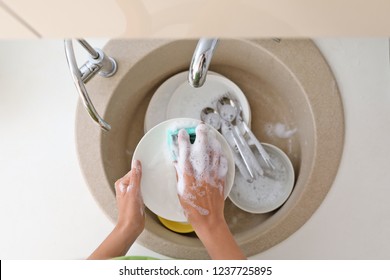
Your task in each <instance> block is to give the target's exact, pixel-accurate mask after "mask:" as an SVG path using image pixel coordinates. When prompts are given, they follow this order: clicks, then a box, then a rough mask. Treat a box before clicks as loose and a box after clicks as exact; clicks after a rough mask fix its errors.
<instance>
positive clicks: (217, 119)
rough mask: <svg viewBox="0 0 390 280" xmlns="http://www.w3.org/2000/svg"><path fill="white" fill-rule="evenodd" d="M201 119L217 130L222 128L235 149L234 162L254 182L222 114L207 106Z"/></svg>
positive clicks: (244, 175)
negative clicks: (239, 154)
mask: <svg viewBox="0 0 390 280" xmlns="http://www.w3.org/2000/svg"><path fill="white" fill-rule="evenodd" d="M200 119H201V120H202V121H204V122H205V123H207V124H209V125H211V126H212V127H214V128H215V129H216V130H220V129H221V133H222V135H224V137H225V139H226V141H227V142H228V144H229V146H230V147H231V148H232V150H233V157H234V162H235V164H236V166H237V167H238V169H239V170H240V173H241V175H242V176H243V177H244V178H245V180H246V181H247V182H249V183H252V182H253V177H252V176H251V174H249V172H248V170H247V169H246V167H245V166H244V163H243V161H242V159H241V158H240V157H239V156H238V155H237V151H236V149H235V148H236V143H235V141H234V137H233V135H232V134H229V129H228V128H227V127H226V126H225V125H224V126H222V121H221V116H220V115H219V114H218V112H217V111H215V109H214V108H211V107H206V108H204V109H203V110H202V111H201V113H200Z"/></svg>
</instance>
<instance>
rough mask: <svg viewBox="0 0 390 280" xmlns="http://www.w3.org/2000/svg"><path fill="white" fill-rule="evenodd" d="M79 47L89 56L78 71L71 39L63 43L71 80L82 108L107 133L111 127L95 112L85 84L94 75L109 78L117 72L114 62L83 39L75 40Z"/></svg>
mask: <svg viewBox="0 0 390 280" xmlns="http://www.w3.org/2000/svg"><path fill="white" fill-rule="evenodd" d="M77 41H78V42H79V43H80V45H82V46H83V47H84V49H85V50H87V52H88V53H89V54H90V57H89V58H88V61H87V62H86V63H84V64H83V65H82V66H81V67H80V69H79V68H78V66H77V62H76V57H75V55H74V50H73V43H72V40H71V39H67V40H65V41H64V44H65V55H66V59H67V61H68V65H69V69H70V73H71V75H72V78H73V82H74V83H75V85H76V88H77V91H78V93H79V95H80V98H81V101H82V102H83V105H84V108H85V109H86V110H87V112H88V113H89V115H90V116H91V118H92V119H93V120H94V121H95V122H96V123H97V124H98V125H99V126H100V127H101V128H102V129H104V130H106V131H109V130H110V129H111V126H110V125H109V124H108V123H107V122H106V121H105V120H104V119H102V118H101V117H100V115H99V114H98V113H97V112H96V109H95V107H94V106H93V104H92V101H91V99H90V98H89V95H88V92H87V89H86V88H85V83H87V82H88V81H89V80H90V79H91V78H92V77H93V76H95V75H96V73H99V75H100V76H103V77H106V78H108V77H111V76H112V75H114V74H115V72H116V70H117V64H116V61H115V60H114V59H113V58H112V57H109V56H107V55H106V54H105V53H104V52H103V51H102V50H101V49H98V48H93V47H92V46H91V45H90V44H88V42H87V41H85V40H83V39H78V40H77Z"/></svg>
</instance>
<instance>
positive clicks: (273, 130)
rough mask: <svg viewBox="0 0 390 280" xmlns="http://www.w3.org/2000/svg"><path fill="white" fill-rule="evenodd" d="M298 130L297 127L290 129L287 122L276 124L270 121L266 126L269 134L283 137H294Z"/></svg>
mask: <svg viewBox="0 0 390 280" xmlns="http://www.w3.org/2000/svg"><path fill="white" fill-rule="evenodd" d="M297 131H298V129H297V128H293V129H288V127H287V126H286V125H285V124H282V123H280V122H278V123H276V124H271V123H268V124H267V125H266V127H265V132H266V133H267V135H268V136H276V137H278V138H283V139H287V138H290V137H292V136H293V135H294V134H295V133H296V132H297Z"/></svg>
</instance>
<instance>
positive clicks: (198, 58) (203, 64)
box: [188, 38, 218, 88]
mask: <svg viewBox="0 0 390 280" xmlns="http://www.w3.org/2000/svg"><path fill="white" fill-rule="evenodd" d="M217 43H218V39H217V38H200V39H199V41H198V44H197V46H196V49H195V51H194V55H193V56H192V60H191V65H190V69H189V73H188V82H189V83H190V85H191V86H193V87H195V88H197V87H201V86H203V84H204V82H205V81H206V75H207V70H208V69H209V66H210V61H211V58H212V57H213V53H214V50H215V47H216V46H217Z"/></svg>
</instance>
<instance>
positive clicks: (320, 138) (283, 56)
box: [76, 39, 345, 256]
mask: <svg viewBox="0 0 390 280" xmlns="http://www.w3.org/2000/svg"><path fill="white" fill-rule="evenodd" d="M233 40H236V41H243V42H245V43H249V44H255V45H256V46H258V45H260V46H261V47H262V48H264V50H266V51H268V52H270V54H272V56H275V57H277V58H278V59H279V60H280V61H281V62H282V63H283V64H284V65H286V67H287V68H288V69H295V70H296V71H293V70H291V71H293V74H294V76H296V77H297V79H298V80H299V81H300V82H301V84H304V85H305V91H306V92H309V93H310V92H311V91H310V88H312V87H313V86H314V85H313V84H312V83H311V81H310V80H308V77H307V75H306V76H305V73H306V72H305V71H304V70H305V69H304V68H305V67H303V66H312V65H307V63H308V62H307V61H299V63H297V61H296V60H294V58H292V57H291V56H289V54H288V53H284V52H283V48H280V46H281V45H280V44H287V46H288V47H290V48H293V49H294V50H295V51H302V49H307V48H309V49H310V50H311V51H313V52H314V53H315V52H317V57H316V59H317V62H318V63H319V64H321V67H322V68H321V69H320V70H321V75H322V77H325V80H328V81H330V82H331V83H329V85H330V87H331V89H332V90H333V94H334V95H337V96H336V98H334V100H333V102H334V105H335V106H336V107H337V108H340V109H341V112H336V113H337V114H336V115H334V116H332V117H333V119H334V120H336V121H333V122H331V123H337V124H338V125H336V126H333V125H326V124H325V126H328V127H329V126H331V128H332V130H333V134H332V136H333V138H332V139H329V137H328V136H329V135H328V136H327V135H326V134H328V132H327V131H325V130H324V129H323V130H321V131H320V133H318V131H317V134H316V136H317V137H316V139H315V140H314V143H315V151H316V152H318V151H317V150H318V149H319V148H320V149H321V151H320V152H321V153H322V154H323V153H324V151H323V150H324V147H327V146H332V148H333V150H336V152H334V153H333V154H334V155H333V156H332V159H333V161H334V165H333V169H332V170H328V171H329V173H328V174H327V175H326V176H325V175H324V174H323V172H322V173H321V172H320V171H318V170H316V169H315V167H316V163H317V161H318V159H317V158H316V160H314V164H313V165H314V166H312V168H311V174H310V176H309V177H308V179H307V181H308V182H307V183H306V185H309V183H310V182H313V181H315V180H314V179H315V178H318V177H317V176H320V178H321V177H322V178H324V181H322V182H321V183H317V184H312V185H309V186H308V187H307V188H306V189H305V192H304V193H303V194H302V196H301V197H300V198H299V199H298V200H297V201H296V203H295V204H296V205H298V204H299V205H300V207H297V206H296V205H295V207H293V208H292V209H291V211H288V213H283V214H285V216H291V217H293V220H291V221H290V222H289V223H288V224H287V225H286V224H282V222H283V221H285V219H287V217H284V219H283V217H282V219H283V220H282V222H281V223H280V224H279V226H281V227H283V229H284V230H283V233H282V234H280V232H274V231H275V228H272V227H271V228H269V230H268V232H267V234H266V235H267V236H268V237H267V236H266V237H264V238H265V239H266V240H264V241H263V242H259V240H257V239H255V240H249V241H247V243H246V244H245V245H244V246H243V247H244V248H243V249H244V251H245V252H246V254H247V255H253V254H258V253H260V252H261V251H264V250H266V249H268V248H270V247H272V246H274V245H276V244H277V243H279V242H281V241H282V240H284V239H286V238H287V237H288V236H290V235H291V234H292V233H293V232H295V231H296V230H298V229H299V228H300V227H301V226H302V225H303V224H304V223H306V222H307V220H308V219H309V218H310V216H311V215H312V214H313V213H314V212H315V211H316V209H317V208H318V207H319V206H320V204H321V203H322V201H323V199H324V198H325V196H326V194H327V193H328V191H329V189H330V188H331V186H332V184H333V181H334V179H335V178H336V174H337V171H338V167H339V164H340V161H341V157H342V150H343V146H344V131H345V129H344V113H343V106H342V101H341V97H340V92H339V89H338V87H337V83H336V80H335V78H334V76H333V74H332V72H331V70H330V68H329V66H328V64H327V63H326V61H325V59H324V58H323V56H322V54H321V53H320V51H319V50H318V48H317V47H316V46H315V44H314V43H313V42H312V41H311V40H308V39H300V40H296V39H288V40H287V39H282V41H281V42H280V43H276V42H274V41H272V40H270V39H269V40H268V39H254V40H244V39H242V40H238V39H233ZM119 41H120V40H119ZM177 41H178V40H152V41H150V40H132V43H134V44H136V43H138V44H140V45H142V46H143V48H138V49H137V48H136V47H133V49H135V50H136V51H137V53H136V54H135V55H134V56H131V58H132V59H129V60H128V61H124V62H123V63H121V64H120V65H119V69H118V73H117V75H115V76H114V77H112V78H110V79H97V78H95V79H93V80H92V81H91V82H90V83H89V84H88V85H87V88H88V90H90V92H93V96H92V98H93V102H94V104H95V107H96V109H97V110H98V112H104V114H105V113H106V109H107V107H108V106H109V103H110V98H111V96H112V95H113V93H114V91H115V89H116V86H117V85H118V84H119V83H120V82H121V80H122V79H123V78H124V77H125V75H126V74H127V72H128V70H129V69H130V68H131V67H133V66H134V65H136V64H137V63H138V62H139V61H141V60H142V58H143V57H144V56H145V55H147V54H148V53H149V52H151V51H153V50H156V49H158V48H159V47H162V46H166V45H169V44H171V43H175V42H177ZM179 41H180V40H179ZM186 41H188V40H186ZM116 42H118V41H116ZM195 43H196V42H195V41H194V47H195ZM105 51H106V52H107V53H115V52H118V51H119V52H120V50H118V49H117V48H116V47H115V42H113V41H110V42H109V43H108V44H107V45H106V47H105ZM318 54H319V55H318ZM317 66H318V65H317ZM308 68H309V69H310V67H308ZM106 80H111V81H110V82H108V81H106ZM317 91H318V89H317ZM317 91H315V92H317ZM103 92H110V93H111V94H103ZM328 93H329V88H323V89H322V90H320V92H317V94H316V95H315V96H311V95H309V96H308V97H312V98H313V100H312V102H310V105H311V106H314V107H315V109H314V110H315V111H317V110H319V109H321V108H318V107H319V106H320V104H319V102H318V100H317V99H318V98H319V96H320V95H321V94H328ZM310 94H311V93H310ZM337 97H338V98H337ZM323 109H324V108H322V109H321V110H320V111H324V110H323ZM326 110H329V109H326ZM326 110H325V111H326ZM340 114H341V115H340ZM340 119H341V120H342V122H340V121H337V120H340ZM76 120H79V121H77V122H76V140H77V141H76V142H77V150H78V157H79V163H80V166H81V169H82V172H83V175H84V178H85V180H86V182H87V185H88V187H89V189H90V191H91V193H92V195H93V196H94V198H95V200H96V201H97V203H98V204H99V206H100V207H101V208H102V209H103V211H104V212H105V214H106V215H107V216H108V217H109V218H110V220H111V221H113V222H114V218H113V216H112V214H108V213H107V212H106V211H107V210H106V209H107V208H108V209H116V203H115V199H112V197H115V194H114V193H113V192H112V191H111V190H110V188H101V189H97V188H96V187H94V186H96V185H98V184H99V182H100V184H102V183H101V182H102V181H103V182H105V183H108V181H109V180H108V178H107V176H106V174H105V172H103V173H101V174H99V175H98V176H96V174H95V176H91V174H92V173H94V170H91V169H99V170H103V171H104V168H105V167H104V165H103V156H102V151H101V143H102V139H103V138H104V136H105V132H103V131H101V130H100V129H99V128H98V127H97V126H96V125H94V124H93V123H92V122H91V121H90V119H89V118H88V117H87V116H86V114H85V112H84V109H83V108H82V106H81V105H80V102H79V105H78V106H77V117H76ZM327 120H329V119H327ZM323 121H324V120H321V119H316V122H315V124H316V125H317V123H318V122H320V123H321V122H323ZM110 133H111V132H110ZM330 140H331V143H332V144H331V145H330V144H329V143H330V142H328V143H325V142H327V141H330ZM315 157H318V155H315ZM90 165H93V166H94V167H93V168H91V166H90ZM317 168H318V166H317ZM327 177H328V178H327ZM324 182H325V183H324ZM326 185H328V186H326ZM311 193H316V194H317V196H316V197H315V198H316V199H315V200H314V201H313V200H312V198H311V197H310V194H311ZM303 206H305V207H303ZM115 211H116V210H114V212H115ZM278 214H279V213H278V212H277V213H276V214H275V217H278V216H280V215H281V214H280V215H278ZM114 215H115V213H114ZM278 218H279V219H280V217H278ZM148 226H149V225H148V221H147V225H146V227H145V230H144V232H143V233H142V235H141V236H140V237H139V239H138V242H139V243H141V244H142V245H144V246H145V247H148V248H150V249H152V250H154V248H156V245H157V244H159V243H164V242H165V243H166V240H165V239H163V238H161V237H160V236H158V235H156V234H154V232H153V231H151V230H148V229H147V227H148ZM272 235H276V238H270V237H269V236H272ZM150 240H153V242H150ZM259 243H261V244H259ZM259 247H261V251H260V252H255V251H258V248H259ZM163 249H164V248H163ZM174 249H177V248H174ZM172 250H173V249H170V248H165V249H164V250H162V249H161V248H160V251H157V252H159V253H162V254H164V255H168V256H170V255H172V254H170V252H171V251H172ZM193 250H194V251H196V252H198V251H199V252H198V253H199V254H200V255H202V256H203V255H204V249H203V248H196V247H194V248H193ZM195 255H196V254H195Z"/></svg>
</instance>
